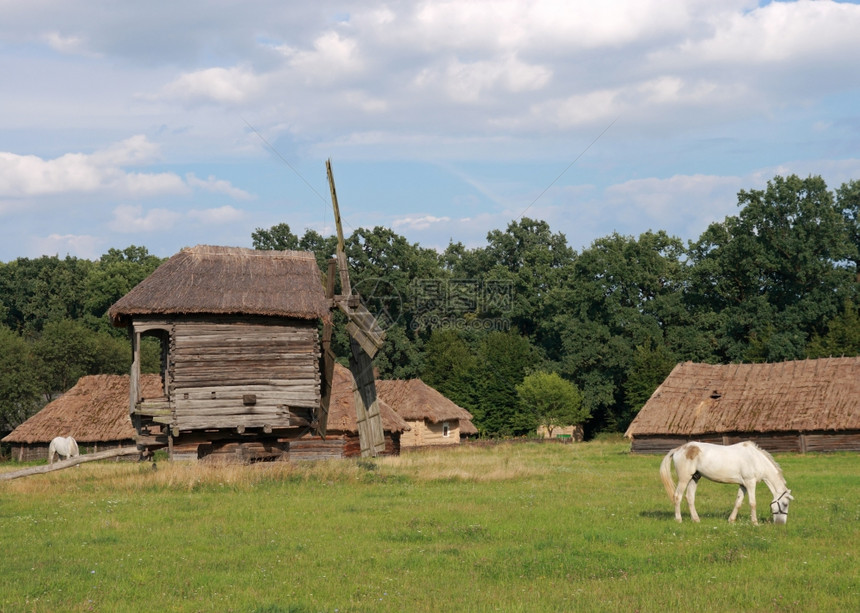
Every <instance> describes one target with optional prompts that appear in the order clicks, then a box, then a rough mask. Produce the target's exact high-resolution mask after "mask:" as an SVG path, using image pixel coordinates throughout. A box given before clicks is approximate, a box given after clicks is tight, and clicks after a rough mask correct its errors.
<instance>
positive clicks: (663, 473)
mask: <svg viewBox="0 0 860 613" xmlns="http://www.w3.org/2000/svg"><path fill="white" fill-rule="evenodd" d="M678 449H679V448H678V447H676V448H675V449H673V450H672V451H670V452H669V453H667V454H666V456H665V457H664V458H663V461H662V462H660V479H661V480H662V481H663V487H664V488H666V493H667V494H669V500H675V482H674V481H673V480H672V457H673V456H674V455H675V452H676V451H678Z"/></svg>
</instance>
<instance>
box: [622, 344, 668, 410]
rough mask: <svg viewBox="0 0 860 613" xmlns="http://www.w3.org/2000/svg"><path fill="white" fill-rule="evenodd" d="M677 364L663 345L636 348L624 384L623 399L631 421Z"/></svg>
mask: <svg viewBox="0 0 860 613" xmlns="http://www.w3.org/2000/svg"><path fill="white" fill-rule="evenodd" d="M677 363H678V358H677V357H676V356H675V355H674V354H673V353H672V352H670V351H669V350H668V349H667V348H666V346H665V345H656V344H654V343H653V342H651V343H649V344H647V345H639V346H637V347H636V349H635V354H634V355H633V361H632V363H631V365H630V369H629V370H628V372H627V379H626V381H625V382H624V399H625V404H626V407H627V408H628V409H629V411H630V414H631V415H630V417H631V419H632V415H634V414H635V413H638V412H639V409H641V408H642V407H643V406H644V405H645V403H646V402H648V399H649V398H650V397H651V395H652V394H653V393H654V390H656V389H657V387H658V386H659V385H660V384H661V383H663V381H664V380H665V379H666V377H667V376H668V375H669V373H670V372H672V369H673V368H675V365H676V364H677Z"/></svg>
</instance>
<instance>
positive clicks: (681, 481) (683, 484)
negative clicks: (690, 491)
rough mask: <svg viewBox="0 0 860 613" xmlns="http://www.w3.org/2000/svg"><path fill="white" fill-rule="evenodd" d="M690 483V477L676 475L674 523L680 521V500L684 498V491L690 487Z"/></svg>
mask: <svg viewBox="0 0 860 613" xmlns="http://www.w3.org/2000/svg"><path fill="white" fill-rule="evenodd" d="M690 481H691V477H690V475H680V474H679V475H678V485H677V487H675V521H677V522H680V521H681V500H683V498H684V491H685V490H686V489H687V487H688V486H689V485H690ZM694 512H695V509H694Z"/></svg>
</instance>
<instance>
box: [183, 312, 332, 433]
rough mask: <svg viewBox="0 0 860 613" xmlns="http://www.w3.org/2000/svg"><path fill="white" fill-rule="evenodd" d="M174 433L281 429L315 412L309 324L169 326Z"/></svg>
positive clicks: (315, 352)
mask: <svg viewBox="0 0 860 613" xmlns="http://www.w3.org/2000/svg"><path fill="white" fill-rule="evenodd" d="M168 355H169V358H168V365H167V377H168V382H169V384H168V389H169V393H170V400H171V401H172V404H173V411H174V422H173V424H172V425H173V426H174V427H178V428H179V429H181V430H201V429H207V428H239V429H242V428H285V427H291V426H293V427H294V426H297V425H300V424H298V423H293V422H295V419H293V420H292V422H291V414H293V415H296V414H302V415H304V416H305V417H306V418H307V417H309V416H310V413H311V411H314V410H316V409H318V408H319V405H320V376H319V368H318V364H319V355H320V351H319V339H318V334H317V326H316V322H313V321H310V322H309V321H305V320H285V319H275V320H274V321H267V320H266V319H265V318H258V319H248V318H244V319H243V320H241V321H235V320H234V321H230V320H229V319H225V318H218V319H213V320H205V319H204V320H192V321H174V322H173V334H172V335H171V338H170V348H169V351H168Z"/></svg>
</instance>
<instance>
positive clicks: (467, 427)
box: [459, 419, 478, 436]
mask: <svg viewBox="0 0 860 613" xmlns="http://www.w3.org/2000/svg"><path fill="white" fill-rule="evenodd" d="M459 428H460V434H461V435H464V434H465V435H467V436H472V435H473V434H477V433H478V429H477V428H476V427H475V424H473V423H472V420H471V419H461V420H460V425H459Z"/></svg>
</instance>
